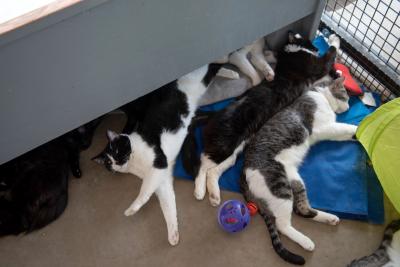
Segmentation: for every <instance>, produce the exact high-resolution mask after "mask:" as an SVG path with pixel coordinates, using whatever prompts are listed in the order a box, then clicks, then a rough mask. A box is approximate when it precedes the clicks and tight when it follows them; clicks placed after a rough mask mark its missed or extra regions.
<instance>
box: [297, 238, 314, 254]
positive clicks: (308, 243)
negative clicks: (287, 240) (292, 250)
mask: <svg viewBox="0 0 400 267" xmlns="http://www.w3.org/2000/svg"><path fill="white" fill-rule="evenodd" d="M300 246H302V247H303V248H304V249H305V250H308V251H313V250H314V249H315V244H314V242H313V241H312V240H311V239H310V238H308V237H305V238H304V240H302V242H301V244H300Z"/></svg>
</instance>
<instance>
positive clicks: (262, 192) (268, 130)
mask: <svg viewBox="0 0 400 267" xmlns="http://www.w3.org/2000/svg"><path fill="white" fill-rule="evenodd" d="M327 79H328V80H325V81H324V82H323V83H321V84H320V85H316V86H315V87H314V88H313V89H312V90H309V91H307V92H305V93H304V94H303V95H302V96H301V97H299V98H298V99H297V100H296V101H295V102H294V103H293V104H292V105H290V106H289V107H287V108H286V109H284V110H282V111H281V112H279V113H277V114H276V115H275V116H273V117H272V118H271V119H270V120H268V121H267V122H266V123H265V124H264V125H263V126H262V127H261V128H260V130H259V131H258V132H257V134H256V135H255V136H254V137H253V138H251V139H250V141H249V142H248V144H247V145H246V148H245V150H244V158H245V159H244V167H243V174H242V176H241V187H242V192H243V194H244V196H245V198H246V200H247V201H251V202H254V203H256V204H257V206H258V208H259V213H260V214H261V215H262V216H263V217H264V219H265V222H266V224H267V227H268V230H269V232H270V234H271V239H272V245H273V247H274V249H275V251H276V252H277V253H278V254H279V255H280V256H281V257H282V258H283V259H284V260H286V261H288V262H291V263H294V264H304V259H303V258H302V257H300V256H298V255H295V254H293V253H291V252H289V251H288V250H286V249H285V248H284V246H283V245H282V243H281V241H280V238H279V235H278V233H277V231H279V232H280V233H282V234H284V235H286V236H287V237H289V238H290V239H292V240H293V241H294V242H296V243H298V244H299V245H300V246H301V247H303V248H304V249H306V250H309V251H312V250H314V247H315V245H314V243H313V242H312V241H311V239H310V238H308V237H307V236H305V235H304V234H302V233H300V232H299V231H297V230H296V229H295V228H294V227H293V226H292V225H291V216H292V211H293V209H294V211H295V212H296V213H297V214H299V215H300V216H303V217H305V218H312V219H313V220H315V221H318V222H324V223H328V224H331V225H336V224H338V223H339V218H338V217H337V216H335V215H332V214H329V213H326V212H322V211H319V210H315V209H313V208H311V207H310V205H309V202H308V198H307V192H306V188H305V185H304V182H303V180H302V178H301V177H300V175H299V172H298V168H299V166H300V165H301V163H302V161H303V159H304V157H305V156H306V154H307V152H308V150H309V148H310V146H311V145H312V144H314V143H316V142H318V141H321V140H336V141H345V140H352V138H353V136H354V135H355V133H356V130H357V126H355V125H350V124H345V123H338V122H336V114H335V113H342V112H344V111H346V110H348V108H349V104H348V100H349V96H348V95H347V92H346V89H345V88H344V86H343V81H344V78H343V77H340V78H337V79H336V80H334V81H332V82H329V80H330V78H327Z"/></svg>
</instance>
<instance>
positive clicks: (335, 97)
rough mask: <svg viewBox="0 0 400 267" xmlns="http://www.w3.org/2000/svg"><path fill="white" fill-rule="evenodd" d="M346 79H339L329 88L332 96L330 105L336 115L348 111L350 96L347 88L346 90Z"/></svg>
mask: <svg viewBox="0 0 400 267" xmlns="http://www.w3.org/2000/svg"><path fill="white" fill-rule="evenodd" d="M343 83H344V77H339V78H337V79H335V80H334V81H333V83H332V84H331V85H330V86H329V91H330V93H331V96H329V98H330V99H328V100H329V103H330V105H331V107H332V109H333V110H334V111H335V113H338V114H340V113H343V112H345V111H347V110H348V109H349V108H350V106H349V95H348V94H347V90H346V88H344V84H343Z"/></svg>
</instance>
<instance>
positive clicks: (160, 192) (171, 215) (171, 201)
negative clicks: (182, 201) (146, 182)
mask: <svg viewBox="0 0 400 267" xmlns="http://www.w3.org/2000/svg"><path fill="white" fill-rule="evenodd" d="M170 175H171V176H170V177H169V178H168V179H167V180H165V181H164V182H163V183H161V184H160V186H159V187H158V188H157V190H156V195H157V197H158V200H159V201H160V206H161V210H162V212H163V214H164V219H165V222H166V223H167V230H168V241H169V243H170V244H171V245H172V246H175V245H177V244H178V242H179V231H178V218H177V215H176V201H175V192H174V187H173V177H172V173H171V174H170Z"/></svg>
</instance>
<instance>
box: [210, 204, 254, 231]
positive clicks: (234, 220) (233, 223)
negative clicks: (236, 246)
mask: <svg viewBox="0 0 400 267" xmlns="http://www.w3.org/2000/svg"><path fill="white" fill-rule="evenodd" d="M218 222H219V225H220V226H221V227H222V229H224V230H225V231H227V232H229V233H235V232H240V231H242V230H243V229H244V228H246V226H247V225H248V224H249V222H250V212H249V209H248V208H247V207H246V205H245V204H243V203H242V202H241V201H239V200H228V201H226V202H224V203H223V204H222V205H221V207H220V208H219V210H218Z"/></svg>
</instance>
